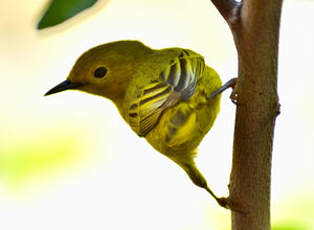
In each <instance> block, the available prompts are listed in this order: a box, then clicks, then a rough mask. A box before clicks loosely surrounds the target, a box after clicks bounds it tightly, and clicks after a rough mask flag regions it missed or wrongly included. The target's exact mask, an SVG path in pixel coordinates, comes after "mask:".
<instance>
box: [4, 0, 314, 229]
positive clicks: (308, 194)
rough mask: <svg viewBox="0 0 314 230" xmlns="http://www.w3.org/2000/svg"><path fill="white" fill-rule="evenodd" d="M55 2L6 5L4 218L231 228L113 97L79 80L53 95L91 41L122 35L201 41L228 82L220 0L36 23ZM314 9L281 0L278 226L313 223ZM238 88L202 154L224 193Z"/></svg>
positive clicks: (232, 60)
mask: <svg viewBox="0 0 314 230" xmlns="http://www.w3.org/2000/svg"><path fill="white" fill-rule="evenodd" d="M48 3H49V2H47V1H43V0H28V1H18V0H12V1H3V2H2V4H1V7H0V15H1V20H0V41H1V42H0V50H1V52H0V76H1V90H0V98H1V103H0V219H1V222H0V228H1V229H5V230H15V229H26V230H28V229H31V230H37V229H38V230H39V229H47V230H50V229H95V230H97V229H112V230H115V229H125V228H128V229H153V230H154V229H165V230H167V229H169V230H170V229H171V230H173V229H178V230H188V229H199V230H203V229H204V230H205V229H207V230H208V229H230V214H229V212H228V211H226V210H224V209H222V208H219V207H218V206H217V204H216V203H215V202H214V200H213V199H211V198H210V197H209V196H208V194H207V193H206V192H204V191H203V190H202V189H199V188H197V187H196V186H194V185H192V184H191V182H190V180H189V179H188V178H187V177H186V175H185V174H184V172H183V171H182V170H181V169H180V168H178V167H177V166H176V165H175V164H173V163H172V162H170V161H169V160H168V159H166V158H165V157H163V156H162V155H161V154H159V153H157V152H156V151H154V150H153V149H152V148H151V147H150V146H149V145H148V144H147V143H146V142H145V140H143V139H141V138H138V137H137V136H136V135H135V134H134V133H133V132H132V131H131V130H130V128H129V127H128V126H127V125H126V124H125V123H124V121H123V120H122V118H121V117H120V116H119V114H118V112H117V111H116V109H115V107H114V106H113V105H112V104H111V102H109V101H107V100H105V99H103V98H100V97H95V96H91V95H88V94H83V93H80V92H75V91H69V92H64V93H62V94H57V95H53V96H50V97H47V98H46V97H43V94H44V93H45V92H46V91H47V90H48V89H50V88H51V87H53V86H55V85H56V84H57V83H59V82H61V81H62V80H64V79H65V77H66V76H67V74H68V73H69V71H70V69H71V67H72V65H73V64H74V62H75V60H76V59H77V57H78V56H79V55H80V54H81V53H82V52H84V51H85V50H87V49H88V48H91V47H93V46H96V45H99V44H102V43H106V42H110V41H115V40H122V39H137V40H141V41H143V42H144V43H145V44H147V45H149V46H151V47H153V48H164V47H173V46H178V47H186V48H190V49H193V50H195V51H197V52H199V53H201V54H203V55H204V57H205V59H206V63H207V64H208V65H210V66H212V67H214V68H215V69H216V70H217V71H218V73H219V74H220V75H221V78H222V80H223V81H224V82H225V81H227V80H229V79H230V78H232V77H235V76H236V74H237V57H236V50H235V48H234V45H233V41H232V37H231V34H230V31H229V29H228V27H227V25H226V23H225V22H224V21H223V19H222V17H221V16H220V15H219V14H218V12H217V11H216V9H215V8H214V7H213V6H212V4H211V3H210V1H209V0H198V1H190V0H171V1H169V0H150V1H146V0H132V1H129V0H108V1H98V2H97V3H96V4H95V5H94V6H92V7H91V8H89V9H88V10H85V11H83V12H82V13H80V14H78V15H77V16H75V17H73V18H71V19H69V20H67V21H66V22H65V23H63V24H61V25H59V26H56V27H51V28H49V29H45V30H42V31H38V30H36V26H37V25H38V21H39V20H40V19H41V17H42V14H43V13H44V11H45V9H46V7H47V6H48V5H49V4H48ZM313 11H314V2H313V1H305V0H286V1H285V3H284V6H283V12H282V24H281V39H280V54H279V81H278V90H279V97H280V103H281V114H280V116H279V117H278V119H277V121H276V130H275V141H274V151H273V169H272V173H273V177H272V223H273V229H274V230H310V229H314V198H313V193H314V185H313V181H314V169H313V165H314V144H313V140H314V106H313V100H312V99H313V98H314V91H313V89H312V88H313V87H312V86H313V83H314V70H313V60H314V29H313V21H314V15H313ZM228 96H229V95H228V93H226V94H224V96H223V98H222V107H221V113H220V116H219V117H218V119H217V121H216V123H215V125H214V127H213V129H212V130H211V132H210V133H209V134H208V135H207V136H206V138H205V139H204V141H203V142H202V144H201V145H200V147H199V157H198V158H197V163H198V165H199V167H200V170H201V171H202V172H203V174H204V175H205V177H206V178H207V180H208V183H209V185H210V187H211V188H212V189H213V190H214V191H215V192H216V193H217V194H219V195H227V194H228V190H227V184H228V179H229V173H230V168H231V151H232V136H233V125H234V113H235V107H234V105H233V104H232V103H231V102H230V101H229V99H228ZM243 189H245V188H243Z"/></svg>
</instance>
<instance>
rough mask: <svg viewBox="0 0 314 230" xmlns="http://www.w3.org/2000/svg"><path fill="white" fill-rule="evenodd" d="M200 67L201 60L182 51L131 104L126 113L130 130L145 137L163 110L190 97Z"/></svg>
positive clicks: (202, 65)
mask: <svg viewBox="0 0 314 230" xmlns="http://www.w3.org/2000/svg"><path fill="white" fill-rule="evenodd" d="M204 67H205V63H204V59H203V57H202V56H200V55H198V54H195V53H192V52H190V51H188V50H182V53H181V54H180V55H178V56H177V57H176V58H175V59H174V60H173V62H172V63H171V64H169V65H168V66H166V68H165V69H164V70H163V71H162V72H161V73H160V75H159V80H157V81H154V82H152V83H150V84H149V85H147V86H146V87H144V88H142V89H141V93H140V95H139V97H138V98H137V99H136V100H134V101H132V102H131V104H130V107H129V113H128V115H129V124H130V126H131V128H132V129H133V130H134V131H135V132H136V133H137V134H138V135H139V136H145V135H146V134H147V133H148V132H149V131H150V130H151V129H152V128H153V127H154V126H155V125H156V124H157V122H158V120H159V117H160V115H161V114H162V112H163V111H164V110H166V109H167V108H169V107H172V106H174V105H175V104H177V103H178V102H179V101H185V100H187V99H189V98H190V97H191V96H192V95H193V94H194V91H195V87H196V83H197V78H198V76H201V74H202V73H203V71H204Z"/></svg>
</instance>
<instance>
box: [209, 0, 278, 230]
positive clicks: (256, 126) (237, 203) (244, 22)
mask: <svg viewBox="0 0 314 230" xmlns="http://www.w3.org/2000/svg"><path fill="white" fill-rule="evenodd" d="M212 2H213V4H214V5H215V6H216V8H217V9H218V11H219V12H220V13H221V15H222V16H223V17H224V19H225V20H226V22H227V23H228V25H229V27H230V29H231V32H232V34H233V38H234V42H235V46H236V48H237V51H238V63H239V66H238V68H239V70H238V71H239V73H238V81H237V85H236V87H235V89H234V90H235V93H236V94H237V110H236V122H235V130H234V141H233V161H232V171H231V175H230V184H229V193H230V195H229V197H228V199H227V201H228V205H229V207H230V209H231V211H232V214H231V215H232V229H233V230H247V229H254V230H259V229H261V230H270V181H271V158H272V145H273V133H274V127H275V119H276V117H277V115H278V114H279V103H278V95H277V59H278V39H279V25H280V14H281V6H282V0H271V1H269V0H243V1H242V2H240V3H239V2H235V1H231V0H212ZM234 210H238V211H234ZM239 210H241V211H240V212H239Z"/></svg>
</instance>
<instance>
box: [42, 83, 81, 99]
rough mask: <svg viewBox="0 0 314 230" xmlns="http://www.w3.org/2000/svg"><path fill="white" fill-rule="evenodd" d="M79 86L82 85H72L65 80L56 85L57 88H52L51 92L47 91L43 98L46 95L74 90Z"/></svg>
mask: <svg viewBox="0 0 314 230" xmlns="http://www.w3.org/2000/svg"><path fill="white" fill-rule="evenodd" d="M81 85H82V84H81V83H74V82H71V81H70V80H65V81H63V82H61V83H60V84H59V85H57V86H55V87H53V88H52V89H51V90H49V91H48V92H47V93H46V94H45V96H48V95H50V94H54V93H59V92H62V91H64V90H67V89H76V88H78V87H79V86H81Z"/></svg>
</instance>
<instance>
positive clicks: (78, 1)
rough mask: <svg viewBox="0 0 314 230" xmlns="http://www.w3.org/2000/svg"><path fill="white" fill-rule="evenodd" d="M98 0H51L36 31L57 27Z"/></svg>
mask: <svg viewBox="0 0 314 230" xmlns="http://www.w3.org/2000/svg"><path fill="white" fill-rule="evenodd" d="M97 1H98V0H52V1H51V2H50V4H49V6H48V8H47V10H46V12H45V13H44V15H43V17H42V18H41V20H40V21H39V23H38V25H37V29H39V30H40V29H44V28H47V27H51V26H55V25H58V24H60V23H62V22H64V21H65V20H67V19H69V18H71V17H73V16H74V15H76V14H78V13H79V12H81V11H83V10H85V9H87V8H89V7H91V6H93V5H94V4H95V3H96V2H97Z"/></svg>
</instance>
